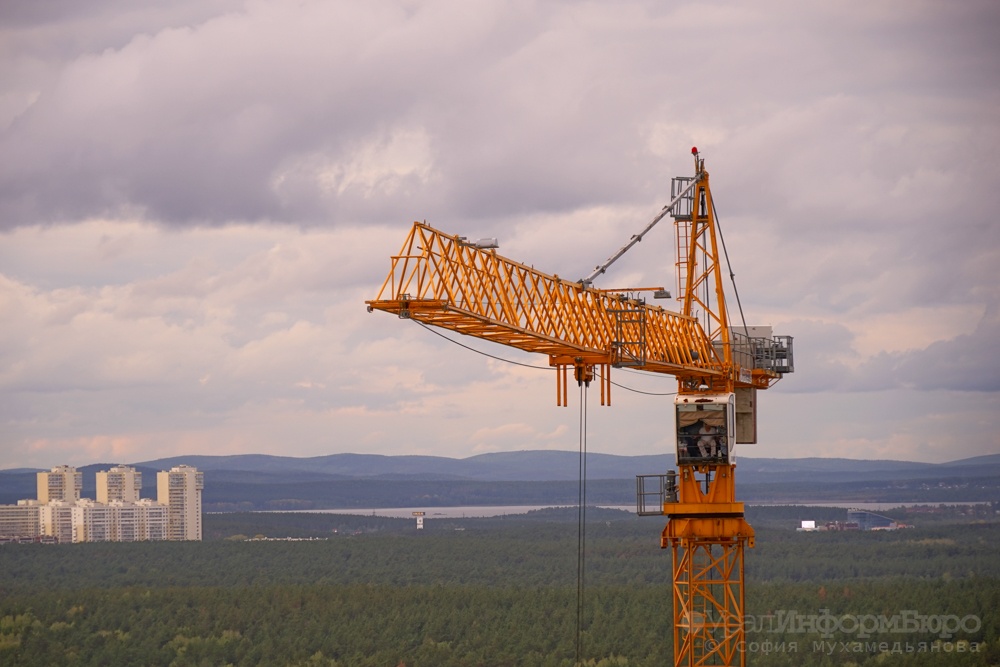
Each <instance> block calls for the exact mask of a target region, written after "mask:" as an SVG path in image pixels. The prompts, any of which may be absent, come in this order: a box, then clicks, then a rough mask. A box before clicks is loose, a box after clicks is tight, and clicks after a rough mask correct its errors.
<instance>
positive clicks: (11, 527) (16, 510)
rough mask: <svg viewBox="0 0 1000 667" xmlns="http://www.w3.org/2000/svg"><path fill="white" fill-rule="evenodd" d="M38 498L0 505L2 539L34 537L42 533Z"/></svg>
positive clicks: (0, 534)
mask: <svg viewBox="0 0 1000 667" xmlns="http://www.w3.org/2000/svg"><path fill="white" fill-rule="evenodd" d="M38 519H39V510H38V501H37V500H18V501H17V504H16V505H0V539H33V538H36V537H38V536H39V535H41V534H42V533H41V529H40V527H39V525H38Z"/></svg>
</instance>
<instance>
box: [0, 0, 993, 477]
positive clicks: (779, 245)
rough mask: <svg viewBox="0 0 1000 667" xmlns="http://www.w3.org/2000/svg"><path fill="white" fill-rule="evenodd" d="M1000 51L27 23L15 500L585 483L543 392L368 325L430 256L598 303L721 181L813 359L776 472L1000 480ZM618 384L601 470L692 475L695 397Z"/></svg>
mask: <svg viewBox="0 0 1000 667" xmlns="http://www.w3.org/2000/svg"><path fill="white" fill-rule="evenodd" d="M998 34H1000V5H998V4H997V3H996V2H995V1H994V0H979V1H977V0H969V1H967V2H961V3H942V2H932V1H920V0H916V1H914V0H897V1H887V2H838V3H799V2H793V1H791V0H788V1H777V0H768V1H765V2H756V3H735V2H731V3H727V2H669V3H665V2H659V1H653V0H649V1H646V2H642V1H634V2H629V1H626V2H614V3H611V2H595V3H587V2H561V1H558V0H535V1H532V0H523V1H513V2H511V1H506V0H505V1H502V2H501V1H497V2H489V1H483V2H457V1H456V2H433V1H430V2H414V1H405V0H373V1H371V2H363V3H361V2H329V1H322V2H321V1H311V0H300V1H298V2H285V1H277V0H274V1H271V0H258V1H252V0H251V1H245V2H244V1H239V0H180V1H178V0H171V2H148V3H133V2H126V1H124V0H121V1H116V0H97V1H96V2H88V3H79V2H75V1H71V0H62V1H52V2H45V3H38V2H31V1H29V0H23V1H22V0H15V1H14V2H5V3H3V7H2V8H0V468H12V467H22V466H31V467H50V466H53V465H58V464H64V463H65V464H73V465H83V464H87V463H94V462H126V463H127V462H135V461H143V460H149V459H153V458H159V457H165V456H174V455H183V454H237V453H269V454H283V455H292V456H314V455H322V454H331V453H337V452H369V453H378V454H435V455H443V456H453V457H466V456H471V455H474V454H478V453H484V452H495V451H510V450H519V449H564V450H575V449H576V447H577V446H578V443H579V421H580V412H579V408H580V406H579V399H578V398H577V396H575V395H574V396H573V397H572V398H571V400H570V407H568V408H557V407H556V406H555V378H554V374H553V373H552V371H551V370H548V369H547V368H545V366H546V359H545V358H543V357H533V356H529V355H526V354H522V353H519V352H517V351H514V350H509V349H507V348H503V347H500V346H496V345H491V344H489V343H484V342H480V341H476V340H473V339H468V338H461V337H457V338H461V340H460V342H461V343H463V344H465V345H470V346H472V347H474V348H475V349H476V350H478V351H481V352H487V353H489V354H492V355H494V357H500V358H501V359H503V360H512V361H517V362H519V363H522V364H530V365H535V366H539V367H540V368H539V369H535V368H529V367H525V366H523V365H514V364H510V363H506V362H505V361H503V360H501V359H496V358H491V357H487V356H484V355H482V354H477V353H476V352H475V351H470V350H468V349H465V348H463V347H460V346H459V345H456V344H455V343H453V342H450V341H448V340H446V339H444V338H442V337H441V336H438V335H436V334H435V333H434V332H433V331H431V330H427V329H423V328H421V327H420V326H418V325H417V324H416V323H413V322H407V321H401V320H398V319H396V318H393V317H391V316H389V315H386V314H384V313H374V314H369V313H367V312H366V310H365V305H364V301H365V299H371V298H374V297H375V295H376V294H377V292H378V289H379V286H380V285H381V283H382V281H383V279H384V278H385V276H386V274H387V273H388V270H389V266H390V264H389V257H390V255H392V254H394V253H396V252H398V250H399V248H400V247H401V245H402V243H403V240H404V238H405V236H406V233H407V231H408V230H409V227H410V225H411V224H412V221H413V220H427V221H428V222H429V223H431V224H432V225H434V226H435V227H437V228H439V229H442V230H444V231H447V232H449V233H454V234H462V235H465V236H469V237H473V238H477V237H482V236H495V237H498V238H499V240H500V244H501V249H500V252H501V254H503V255H505V256H507V257H510V258H512V259H515V260H517V261H520V262H523V263H526V264H531V265H534V266H536V267H537V268H539V269H541V270H543V271H545V272H547V273H555V274H559V275H561V276H567V277H582V276H584V275H586V274H587V273H589V271H590V270H591V269H592V268H593V266H594V265H595V264H597V263H599V262H600V261H602V260H603V259H605V258H606V257H607V256H608V255H610V254H611V253H612V252H613V251H614V250H616V249H617V248H618V247H619V246H620V245H621V244H622V243H624V242H625V240H627V239H628V237H629V236H631V234H633V233H635V232H637V231H639V229H641V228H642V226H643V225H645V224H646V222H648V220H649V219H651V218H652V216H653V215H654V214H655V213H656V212H657V211H658V210H659V209H660V208H661V207H662V206H663V205H664V204H665V203H666V201H667V200H668V199H669V192H670V191H669V187H670V178H671V177H672V176H677V175H690V174H691V172H692V164H691V156H690V148H691V146H698V148H699V149H700V150H701V152H702V155H703V157H704V158H705V160H706V166H707V167H708V169H709V171H710V172H711V173H712V185H713V192H714V194H715V198H716V202H717V205H718V209H719V216H720V220H721V224H722V228H723V231H724V233H725V239H726V243H727V248H728V252H729V257H730V260H731V263H732V270H733V271H734V272H735V274H736V282H737V287H738V289H739V293H740V298H741V300H742V304H743V309H744V312H745V313H746V318H747V321H748V323H750V324H767V325H771V326H773V328H774V331H775V333H778V334H786V335H792V336H794V337H795V352H796V372H795V373H794V374H793V375H790V376H788V377H787V378H786V379H784V380H783V381H781V382H780V383H778V385H776V386H775V387H774V388H772V389H770V390H769V391H768V392H766V393H765V394H764V395H762V396H761V400H760V410H761V415H760V416H761V424H760V429H759V431H760V444H758V445H755V446H747V447H744V448H742V450H741V454H742V455H743V456H750V457H796V458H798V457H806V456H823V457H832V456H843V457H852V458H894V459H908V460H916V461H928V462H940V461H949V460H955V459H960V458H964V457H970V456H976V455H981V454H988V453H995V452H1000V429H998V427H1000V400H998V397H1000V281H998V280H997V276H996V272H997V270H998V267H1000V225H998V224H997V218H996V216H997V211H998V210H1000V159H998V155H1000V42H998V40H997V39H996V36H997V35H998ZM673 253H674V250H673V245H672V230H671V228H670V226H669V223H665V224H664V225H663V226H662V227H659V228H657V229H656V230H655V231H654V232H653V233H652V234H650V235H649V236H648V237H647V238H646V240H645V241H644V242H643V243H642V244H640V246H639V247H637V248H636V249H635V251H633V252H631V253H629V254H628V255H627V256H626V257H625V258H624V259H623V260H621V261H620V262H619V264H618V265H616V266H615V268H614V270H613V271H611V272H609V275H608V276H606V277H604V278H602V279H601V280H600V281H599V284H598V286H599V287H600V286H604V287H616V286H622V285H638V284H642V285H650V284H652V285H657V284H660V285H667V286H673V284H674V278H673V262H674V259H673ZM602 283H603V284H602ZM449 336H450V337H451V338H453V339H454V338H456V336H454V335H451V334H449ZM613 380H615V382H616V383H617V384H619V385H620V386H619V387H616V388H615V389H614V406H613V407H611V408H600V407H597V392H596V388H594V389H592V390H591V392H590V397H589V400H590V402H589V405H590V406H591V408H590V409H589V411H588V428H587V441H588V447H589V449H590V451H599V452H607V453H620V454H654V453H662V452H666V451H669V450H670V449H671V446H672V445H671V437H670V435H669V431H670V427H671V422H672V420H671V417H670V410H669V407H670V405H671V400H672V399H671V398H670V397H669V396H667V397H664V396H653V395H650V394H656V393H665V392H670V391H672V390H673V388H674V385H675V383H674V381H673V380H672V379H671V378H669V377H652V378H650V377H646V376H645V375H644V374H641V373H636V372H625V371H618V372H615V374H614V375H613ZM631 389H636V390H640V391H643V392H647V393H637V392H635V391H630V390H631ZM637 472H653V471H637Z"/></svg>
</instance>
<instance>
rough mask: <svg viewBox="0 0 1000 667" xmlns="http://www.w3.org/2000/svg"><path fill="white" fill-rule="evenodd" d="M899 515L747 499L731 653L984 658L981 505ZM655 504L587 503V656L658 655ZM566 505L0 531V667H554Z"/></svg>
mask: <svg viewBox="0 0 1000 667" xmlns="http://www.w3.org/2000/svg"><path fill="white" fill-rule="evenodd" d="M887 514H890V515H891V516H893V517H894V518H897V519H898V520H900V521H902V522H905V523H907V524H910V525H912V526H913V527H911V528H906V529H901V530H897V531H877V532H857V531H843V532H839V531H829V532H815V533H804V532H798V531H796V530H795V527H796V526H798V525H799V520H801V519H804V518H810V519H816V520H817V521H818V522H822V521H827V520H836V519H838V518H841V519H842V515H843V510H838V509H835V508H818V507H817V508H802V507H754V508H750V509H748V518H749V520H750V521H751V522H752V523H753V524H754V526H755V529H756V531H757V547H756V548H754V549H752V550H749V551H748V552H747V557H746V578H747V596H746V597H747V630H748V636H747V642H746V651H747V654H748V656H747V658H748V659H747V662H748V664H749V665H760V666H763V667H769V666H777V665H822V666H826V665H845V666H846V665H997V664H1000V614H998V611H997V610H1000V558H998V557H997V553H998V550H1000V521H998V520H997V515H996V511H995V509H994V508H992V507H989V506H978V507H975V508H971V507H958V508H954V507H952V508H948V507H936V508H916V509H910V510H897V511H896V512H895V513H891V512H890V513H887ZM662 527H663V522H662V519H660V518H658V517H636V516H634V515H632V514H630V513H627V512H621V511H617V510H608V509H599V508H595V507H592V508H588V510H587V524H586V552H585V588H584V605H583V616H582V624H581V629H582V633H581V636H580V646H581V653H582V655H583V657H584V659H585V662H584V664H586V665H590V666H593V667H597V666H598V665H601V666H612V665H614V666H622V665H628V666H646V665H664V664H669V663H670V660H671V656H672V651H673V647H672V637H671V629H670V618H671V596H670V553H669V551H665V550H661V549H660V548H659V533H660V531H661V530H662ZM577 544H578V531H577V511H576V510H575V509H548V510H538V511H533V512H529V513H527V514H524V515H508V516H503V517H495V518H485V519H444V518H441V519H435V518H428V519H427V520H426V522H425V528H424V529H423V530H417V529H416V526H415V522H414V521H413V520H412V519H390V518H382V517H376V516H351V515H337V514H310V513H230V514H207V515H205V541H203V542H158V543H132V544H123V543H89V544H70V545H38V544H8V545H2V546H0V664H3V665H11V666H21V665H24V666H28V665H164V666H170V665H176V666H186V665H192V666H200V665H287V666H290V667H292V666H305V665H313V666H319V665H323V666H347V665H361V666H369V665H370V666H373V667H375V666H378V667H382V666H385V667H398V666H399V665H407V666H408V667H432V666H444V667H447V666H450V665H462V666H483V667H488V666H499V665H512V666H513V665H529V666H530V665H539V666H553V667H556V666H559V667H563V666H566V667H569V666H571V665H573V664H574V658H575V647H576V640H577V635H576V627H577V626H576V593H577V589H576V582H577V579H576V576H577Z"/></svg>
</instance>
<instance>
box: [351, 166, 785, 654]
mask: <svg viewBox="0 0 1000 667" xmlns="http://www.w3.org/2000/svg"><path fill="white" fill-rule="evenodd" d="M691 152H692V155H693V156H694V166H695V169H694V175H693V176H685V177H678V178H674V179H673V181H672V183H671V200H670V202H669V203H668V204H667V205H665V206H664V207H663V208H662V209H661V210H660V211H659V212H658V214H657V215H656V216H655V217H654V218H653V220H652V221H651V222H650V223H649V224H647V225H646V227H645V228H644V229H643V230H642V231H641V232H640V233H638V234H635V235H633V236H632V237H631V239H630V240H629V241H628V243H626V244H625V245H624V246H623V247H622V248H621V249H620V250H619V251H618V252H616V253H615V254H613V255H612V256H611V257H610V258H609V259H608V260H607V261H606V262H604V263H603V264H601V265H598V266H597V267H596V268H595V270H594V271H593V272H592V273H591V274H590V275H589V276H588V277H586V278H583V279H581V280H578V281H570V280H565V279H562V278H560V277H559V276H557V275H549V274H545V273H543V272H541V271H538V270H536V269H534V268H533V267H529V266H526V265H524V264H520V263H518V262H515V261H512V260H509V259H506V258H504V257H502V256H500V255H499V254H497V252H496V248H497V243H496V240H495V239H482V240H479V241H470V240H469V239H467V238H465V237H462V236H453V235H450V234H445V233H443V232H440V231H438V230H436V229H433V228H432V227H430V226H428V225H427V224H426V223H423V222H416V223H414V224H413V227H412V229H411V230H410V234H409V236H408V237H407V239H406V241H405V242H404V244H403V247H402V250H401V251H400V253H399V254H398V255H395V256H393V257H392V267H391V269H390V271H389V275H388V276H387V277H386V279H385V282H384V283H383V285H382V288H381V290H380V291H379V293H378V296H377V297H376V298H375V299H373V300H370V301H367V302H366V303H367V304H368V310H369V312H371V311H375V310H381V311H385V312H389V313H394V314H396V315H397V316H398V317H400V318H404V319H413V320H416V321H418V322H421V323H423V324H428V325H433V326H437V327H442V328H445V329H449V330H452V331H456V332H458V333H461V334H466V335H470V336H474V337H477V338H482V339H485V340H490V341H493V342H496V343H500V344H503V345H509V346H512V347H516V348H519V349H521V350H525V351H528V352H538V353H541V354H546V355H548V360H549V365H550V366H552V367H554V368H555V370H556V403H557V405H561V406H565V405H566V404H567V386H568V382H569V371H570V370H572V372H573V377H574V379H575V380H576V381H577V383H579V384H581V385H589V384H590V383H591V382H592V381H594V380H595V379H597V380H599V384H600V396H601V404H602V405H610V404H611V387H612V383H611V380H610V378H611V369H612V368H621V367H632V368H635V369H637V370H643V371H648V372H652V373H661V374H667V375H672V376H674V377H676V379H677V394H676V396H675V398H674V415H675V428H676V452H675V453H676V465H677V468H676V470H669V471H667V472H666V473H665V474H655V475H637V477H636V498H637V507H636V509H637V512H638V513H639V514H640V515H663V516H666V517H668V520H667V523H666V526H665V527H664V529H663V532H662V534H661V537H660V545H661V547H662V548H664V549H671V551H672V556H673V565H672V567H673V572H672V582H673V594H672V597H673V645H674V664H675V665H677V666H678V667H679V666H681V665H691V666H693V665H745V659H746V656H745V652H744V650H743V649H744V646H745V633H744V604H745V586H744V569H743V555H744V549H745V548H746V547H753V545H754V532H753V528H752V527H751V526H750V524H749V523H747V521H746V520H745V518H744V506H743V503H741V502H738V501H737V500H736V486H735V478H736V463H735V458H734V455H733V449H734V446H735V445H736V444H744V443H754V442H756V440H757V427H756V409H757V391H758V390H763V389H767V388H769V387H771V386H772V385H773V384H774V383H775V382H777V381H778V380H780V379H781V378H782V377H783V376H784V375H785V374H787V373H791V372H792V371H793V370H794V364H793V353H792V337H790V336H774V335H772V334H771V331H770V328H769V327H748V326H747V325H746V323H745V322H741V323H740V325H738V326H734V325H733V324H732V323H731V321H730V316H729V312H728V310H727V307H726V296H725V291H724V283H723V274H722V259H723V257H724V255H725V248H724V245H723V244H722V238H721V230H720V228H719V225H718V221H717V220H716V212H715V205H714V202H713V200H712V193H711V189H710V187H709V176H708V172H707V171H706V170H705V164H704V160H703V159H702V158H701V156H700V154H699V153H698V150H697V149H696V148H693V149H692V150H691ZM668 215H669V216H671V217H672V218H673V220H674V228H675V235H676V237H675V241H676V249H677V258H676V269H677V296H676V298H677V301H678V302H679V304H680V308H679V310H678V311H671V310H667V309H664V308H662V307H660V306H654V305H650V304H647V303H646V300H645V298H643V297H641V296H639V295H640V294H641V293H642V292H644V291H647V290H651V289H653V288H633V289H625V290H603V289H597V288H595V287H594V286H593V281H594V280H595V279H596V278H597V277H598V276H600V275H602V274H603V273H604V272H605V271H606V270H607V269H608V267H610V265H611V264H612V263H614V262H615V261H617V260H618V259H619V258H620V257H621V256H622V255H624V254H625V252H627V251H628V249H629V248H631V247H632V246H633V245H635V244H636V243H637V242H639V241H641V240H642V238H643V236H644V235H645V234H646V233H647V232H649V231H650V229H652V228H653V226H655V225H656V224H657V223H658V222H659V221H660V220H662V219H663V218H664V217H666V216H668ZM731 276H732V273H730V277H731ZM655 291H656V292H657V296H669V294H668V293H667V292H666V290H664V289H662V288H659V289H656V290H655ZM737 303H738V296H737ZM740 311H741V319H742V308H740Z"/></svg>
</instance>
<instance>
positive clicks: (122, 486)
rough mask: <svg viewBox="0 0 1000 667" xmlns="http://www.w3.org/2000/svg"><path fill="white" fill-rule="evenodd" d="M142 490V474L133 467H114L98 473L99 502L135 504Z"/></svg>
mask: <svg viewBox="0 0 1000 667" xmlns="http://www.w3.org/2000/svg"><path fill="white" fill-rule="evenodd" d="M141 490H142V473H141V472H138V471H137V470H136V469H135V468H133V467H131V466H114V467H113V468H111V469H110V470H102V471H100V472H98V473H97V502H99V503H105V504H107V503H110V502H111V501H113V500H121V501H122V502H126V503H134V502H136V501H138V500H139V493H140V491H141Z"/></svg>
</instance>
